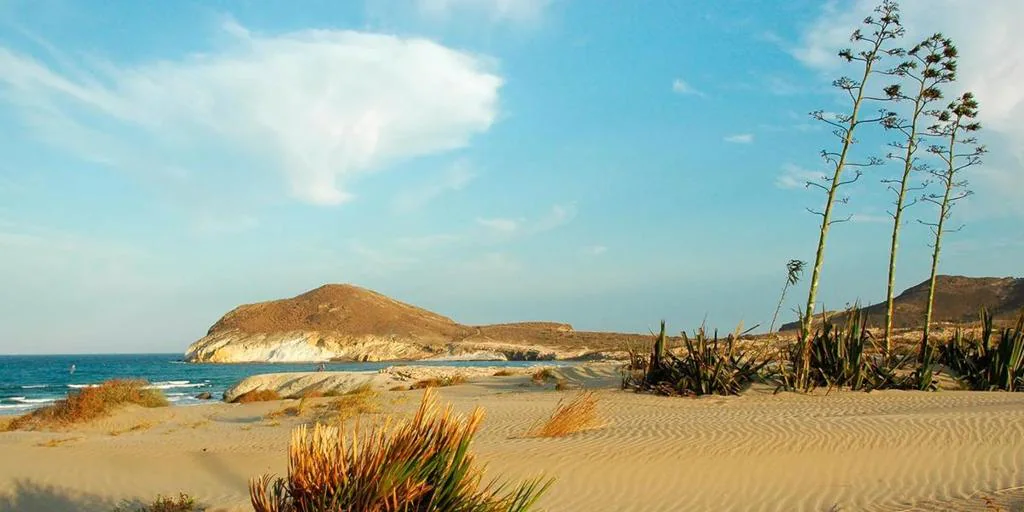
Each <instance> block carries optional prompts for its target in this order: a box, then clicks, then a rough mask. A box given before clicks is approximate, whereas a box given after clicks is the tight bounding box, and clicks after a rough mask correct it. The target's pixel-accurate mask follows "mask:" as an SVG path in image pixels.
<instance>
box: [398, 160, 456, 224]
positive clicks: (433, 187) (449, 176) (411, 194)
mask: <svg viewBox="0 0 1024 512" xmlns="http://www.w3.org/2000/svg"><path fill="white" fill-rule="evenodd" d="M474 178H476V173H475V172H473V168H472V166H471V165H470V164H469V162H468V161H466V160H462V159H460V160H457V161H455V163H453V164H452V165H451V166H450V167H448V168H447V169H445V171H444V172H443V173H442V174H441V176H439V177H438V178H437V179H436V181H434V182H432V183H429V184H427V185H426V186H422V187H420V188H417V189H410V190H407V191H404V192H402V193H400V194H398V195H397V196H396V197H395V199H394V200H393V201H392V206H393V207H394V209H395V210H397V211H399V212H409V211H413V210H418V209H420V208H422V207H423V206H426V205H427V203H429V202H431V201H433V200H434V199H437V198H438V197H439V196H440V195H442V194H444V193H445V192H450V191H456V190H462V189H463V188H465V187H466V185H468V184H469V182H471V181H473V179H474Z"/></svg>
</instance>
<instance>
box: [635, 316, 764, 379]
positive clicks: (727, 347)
mask: <svg viewBox="0 0 1024 512" xmlns="http://www.w3.org/2000/svg"><path fill="white" fill-rule="evenodd" d="M664 332H665V329H664V323H663V325H662V331H661V334H659V335H658V337H657V338H656V341H655V347H657V346H658V344H659V341H661V342H662V343H663V341H662V340H664ZM738 338H739V329H737V332H736V333H735V334H734V335H731V336H729V337H727V338H725V339H724V340H720V339H719V337H718V332H717V331H716V332H715V334H714V336H712V337H708V335H707V333H706V330H705V328H704V326H701V327H700V328H699V329H697V330H696V332H694V336H693V337H692V338H691V337H690V336H687V334H686V333H685V332H683V333H682V342H683V348H684V349H685V351H686V353H685V355H683V356H676V355H674V354H672V353H671V352H667V351H666V352H664V354H663V355H662V356H661V358H660V359H659V358H657V357H654V355H655V354H657V353H658V352H657V351H658V349H657V348H655V349H654V350H652V357H651V363H649V365H648V367H647V369H646V372H643V373H642V377H639V378H636V379H633V380H632V381H629V382H625V383H624V385H625V386H626V387H633V388H635V389H637V390H638V391H653V392H655V393H661V394H666V395H712V394H717V395H735V394H739V392H740V391H742V390H743V389H745V388H746V387H747V386H749V385H750V384H751V383H752V382H754V381H755V380H756V379H757V378H758V376H759V373H760V372H761V370H762V369H763V368H764V367H765V365H767V363H768V360H767V359H766V358H764V357H763V355H764V354H763V353H759V354H753V353H751V352H748V351H745V350H743V349H740V348H739V347H737V346H736V340H737V339H738Z"/></svg>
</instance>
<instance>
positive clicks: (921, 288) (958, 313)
mask: <svg viewBox="0 0 1024 512" xmlns="http://www.w3.org/2000/svg"><path fill="white" fill-rule="evenodd" d="M894 302H895V308H894V309H895V310H894V313H893V325H894V326H895V327H897V328H914V327H920V326H921V322H922V321H923V319H924V310H925V305H926V304H927V303H928V281H925V282H923V283H921V284H919V285H917V286H913V287H911V288H908V289H906V290H905V291H904V292H903V293H901V294H899V296H897V297H896V299H895V301H894ZM982 307H985V308H988V310H989V311H990V312H991V313H992V314H993V315H994V316H995V318H996V320H1010V319H1012V318H1015V317H1016V316H1017V315H1018V314H1019V313H1020V311H1021V309H1022V308H1024V279H1018V278H1013V277H965V276H941V275H940V276H938V277H937V278H936V286H935V309H934V311H933V312H932V321H933V322H937V323H940V322H947V323H956V324H965V323H971V322H977V321H978V319H979V314H980V310H981V308H982ZM863 311H864V312H865V313H867V315H868V324H869V326H872V327H881V326H882V325H883V324H884V323H885V303H884V302H881V303H878V304H873V305H871V306H868V307H866V308H864V309H863ZM829 315H830V316H834V318H835V319H836V320H837V321H842V320H843V319H844V318H845V315H844V314H843V313H830V314H829ZM799 327H800V324H799V322H792V323H788V324H785V325H783V326H782V330H795V329H799Z"/></svg>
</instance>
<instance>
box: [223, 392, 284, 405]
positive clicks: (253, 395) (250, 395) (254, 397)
mask: <svg viewBox="0 0 1024 512" xmlns="http://www.w3.org/2000/svg"><path fill="white" fill-rule="evenodd" d="M277 400H282V397H281V395H280V394H278V392H277V391H274V390H273V389H254V390H252V391H246V392H245V393H242V394H241V395H238V396H236V397H235V399H234V400H232V401H231V403H233V404H249V403H253V402H274V401H277Z"/></svg>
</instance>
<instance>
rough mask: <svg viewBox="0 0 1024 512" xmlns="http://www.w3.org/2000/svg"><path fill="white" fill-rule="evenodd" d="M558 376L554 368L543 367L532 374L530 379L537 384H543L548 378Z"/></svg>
mask: <svg viewBox="0 0 1024 512" xmlns="http://www.w3.org/2000/svg"><path fill="white" fill-rule="evenodd" d="M557 378H558V376H557V375H555V372H554V370H552V369H551V368H541V369H539V370H537V371H535V372H533V373H532V374H531V375H530V380H531V381H533V383H534V384H537V385H543V384H544V383H545V382H547V381H548V380H556V379H557Z"/></svg>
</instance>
